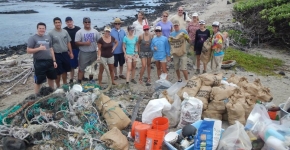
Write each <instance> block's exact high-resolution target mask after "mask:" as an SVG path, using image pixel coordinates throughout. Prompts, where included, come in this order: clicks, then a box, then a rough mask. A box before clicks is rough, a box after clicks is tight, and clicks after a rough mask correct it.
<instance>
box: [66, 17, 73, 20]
mask: <svg viewBox="0 0 290 150" xmlns="http://www.w3.org/2000/svg"><path fill="white" fill-rule="evenodd" d="M65 21H73V19H72V18H71V17H66V18H65Z"/></svg>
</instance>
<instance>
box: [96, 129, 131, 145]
mask: <svg viewBox="0 0 290 150" xmlns="http://www.w3.org/2000/svg"><path fill="white" fill-rule="evenodd" d="M100 140H102V141H104V143H105V145H106V146H107V147H109V148H111V149H114V150H128V149H129V142H128V140H127V137H126V136H124V135H123V134H122V132H121V131H120V130H119V129H118V128H116V127H113V128H112V129H111V130H110V131H108V132H106V133H105V134H104V135H103V136H101V139H100Z"/></svg>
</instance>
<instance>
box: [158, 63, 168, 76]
mask: <svg viewBox="0 0 290 150" xmlns="http://www.w3.org/2000/svg"><path fill="white" fill-rule="evenodd" d="M155 64H156V67H157V75H158V79H159V78H160V75H161V70H162V73H166V74H167V69H166V62H160V61H155ZM166 79H168V74H167V77H166Z"/></svg>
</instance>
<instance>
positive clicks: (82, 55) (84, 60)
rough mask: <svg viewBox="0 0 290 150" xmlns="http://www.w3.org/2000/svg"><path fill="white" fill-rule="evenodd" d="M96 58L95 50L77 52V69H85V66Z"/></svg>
mask: <svg viewBox="0 0 290 150" xmlns="http://www.w3.org/2000/svg"><path fill="white" fill-rule="evenodd" d="M96 60H97V51H93V52H83V51H80V52H79V70H80V71H85V69H86V68H87V66H89V65H91V64H92V63H93V62H94V61H96Z"/></svg>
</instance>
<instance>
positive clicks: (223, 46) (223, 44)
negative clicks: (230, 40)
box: [213, 32, 227, 50]
mask: <svg viewBox="0 0 290 150" xmlns="http://www.w3.org/2000/svg"><path fill="white" fill-rule="evenodd" d="M218 34H219V35H221V37H222V38H223V42H222V48H221V50H226V48H227V42H226V40H227V39H226V38H225V37H224V35H223V34H222V33H221V32H217V33H216V34H214V35H213V39H215V37H216V36H217V35H218Z"/></svg>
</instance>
